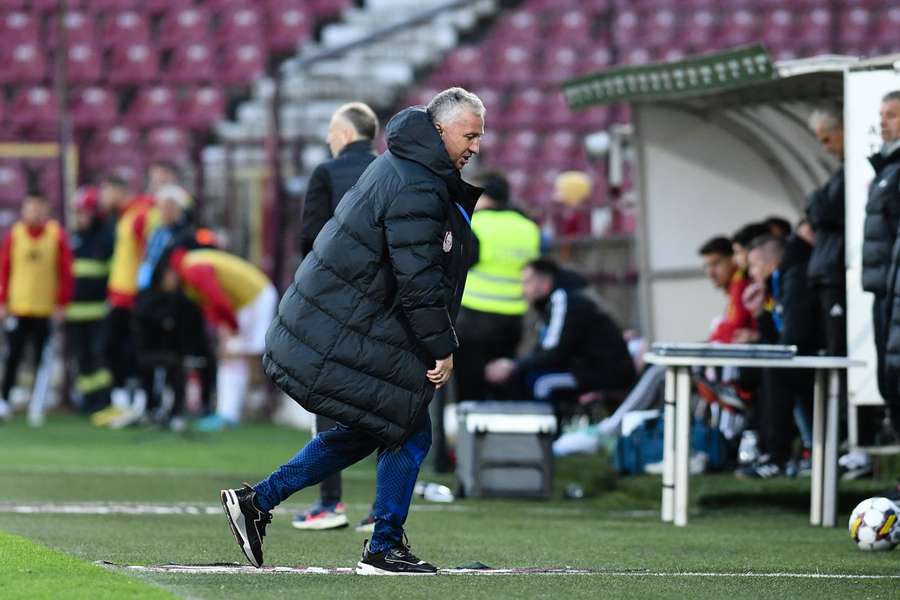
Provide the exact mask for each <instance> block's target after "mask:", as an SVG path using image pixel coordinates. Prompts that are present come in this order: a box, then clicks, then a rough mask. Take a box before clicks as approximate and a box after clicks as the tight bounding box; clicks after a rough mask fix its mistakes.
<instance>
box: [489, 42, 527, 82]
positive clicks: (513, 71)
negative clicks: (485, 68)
mask: <svg viewBox="0 0 900 600" xmlns="http://www.w3.org/2000/svg"><path fill="white" fill-rule="evenodd" d="M498 54H499V55H498V56H496V57H495V58H494V60H493V61H492V63H493V64H492V72H493V73H494V76H493V78H494V79H495V80H496V81H498V82H500V83H522V84H526V83H529V82H531V80H532V78H533V77H534V70H535V63H536V61H535V60H534V52H533V50H532V49H531V47H530V46H526V45H515V46H507V47H506V48H502V49H500V50H499V52H498Z"/></svg>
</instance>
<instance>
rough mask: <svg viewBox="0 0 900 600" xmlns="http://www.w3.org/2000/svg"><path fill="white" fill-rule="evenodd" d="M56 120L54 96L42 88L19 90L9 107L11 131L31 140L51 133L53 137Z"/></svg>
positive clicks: (47, 89)
mask: <svg viewBox="0 0 900 600" xmlns="http://www.w3.org/2000/svg"><path fill="white" fill-rule="evenodd" d="M58 120H59V106H58V101H57V98H56V94H54V93H53V91H52V90H50V89H49V88H46V87H43V86H33V87H25V88H22V89H20V90H19V92H18V93H17V94H16V96H15V98H14V99H13V102H12V105H11V106H10V107H9V122H10V124H11V125H12V127H13V129H14V130H15V131H17V132H19V133H21V134H22V135H26V136H29V137H30V138H32V139H34V138H35V137H40V136H42V135H44V134H48V133H51V132H52V133H53V134H54V135H55V133H56V132H55V129H54V127H55V125H56V123H57V121H58Z"/></svg>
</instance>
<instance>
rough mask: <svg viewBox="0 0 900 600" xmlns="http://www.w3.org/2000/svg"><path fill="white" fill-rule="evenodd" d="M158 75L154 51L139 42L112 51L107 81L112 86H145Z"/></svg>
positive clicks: (157, 64)
mask: <svg viewBox="0 0 900 600" xmlns="http://www.w3.org/2000/svg"><path fill="white" fill-rule="evenodd" d="M158 73H159V56H158V55H157V54H156V49H155V48H153V46H151V45H149V44H142V43H140V42H138V43H134V44H129V45H127V46H119V47H117V48H115V49H114V50H113V54H112V61H111V62H110V68H109V72H108V80H109V82H110V83H112V84H114V85H146V84H148V83H151V82H152V81H153V80H154V79H156V76H157V74H158Z"/></svg>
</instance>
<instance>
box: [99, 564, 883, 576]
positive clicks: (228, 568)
mask: <svg viewBox="0 0 900 600" xmlns="http://www.w3.org/2000/svg"><path fill="white" fill-rule="evenodd" d="M94 564H97V565H100V566H103V567H107V568H113V569H123V570H126V571H137V572H143V573H173V574H181V573H185V574H193V575H353V574H355V570H354V569H353V568H352V567H305V566H297V567H263V568H261V569H257V568H255V567H251V566H247V565H240V564H237V563H218V564H210V565H175V564H168V565H117V564H115V563H111V562H107V561H103V560H100V561H96V562H95V563H94ZM438 575H593V576H601V577H753V578H784V579H860V580H862V579H900V575H852V574H846V573H754V572H742V573H714V572H702V571H684V572H678V571H667V572H662V571H651V570H646V569H632V570H622V569H616V570H603V569H576V568H573V567H544V568H540V567H509V568H499V569H496V568H491V567H488V566H481V567H478V568H469V567H457V568H451V569H440V570H438Z"/></svg>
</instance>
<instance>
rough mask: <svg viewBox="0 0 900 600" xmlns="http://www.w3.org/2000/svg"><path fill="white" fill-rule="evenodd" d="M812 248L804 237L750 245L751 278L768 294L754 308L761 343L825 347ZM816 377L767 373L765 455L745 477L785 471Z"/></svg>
mask: <svg viewBox="0 0 900 600" xmlns="http://www.w3.org/2000/svg"><path fill="white" fill-rule="evenodd" d="M811 252H812V248H811V247H810V245H809V244H808V243H807V242H806V241H805V240H803V239H802V238H800V237H799V236H791V237H790V238H788V239H787V240H784V239H783V238H780V237H776V236H766V237H762V238H758V239H757V240H755V241H754V242H753V244H752V245H751V246H750V252H749V256H748V259H749V262H750V275H751V277H753V279H754V281H755V282H756V283H757V284H759V285H760V286H764V288H765V290H766V295H765V299H764V301H763V302H762V303H759V304H757V305H756V306H754V307H753V308H754V309H755V312H756V313H757V317H758V319H759V331H760V338H761V341H762V342H764V343H770V344H786V345H792V346H797V352H798V354H801V355H810V354H814V353H815V352H816V350H817V349H818V347H819V330H818V326H817V319H816V310H815V299H814V297H813V294H812V293H811V291H810V289H809V285H808V283H807V278H806V273H807V268H808V265H809V257H810V254H811ZM812 377H813V374H812V373H811V372H810V371H809V370H801V369H764V370H763V389H762V393H761V394H759V396H758V403H759V406H758V414H757V422H758V426H759V428H760V430H761V431H762V435H761V437H762V447H763V450H764V453H763V454H762V455H760V457H759V459H758V460H757V461H756V462H755V463H753V464H751V465H748V466H747V467H746V468H743V469H741V470H739V471H738V475H739V476H742V477H754V478H764V479H765V478H769V477H774V476H776V475H780V474H782V473H784V470H785V467H786V466H787V461H788V459H789V458H790V454H791V440H792V437H793V436H792V431H793V428H792V427H791V425H792V423H791V421H792V416H793V414H794V407H795V406H796V405H798V403H800V405H801V406H805V405H806V404H807V403H809V402H810V401H811V399H812V390H813V379H812Z"/></svg>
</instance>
